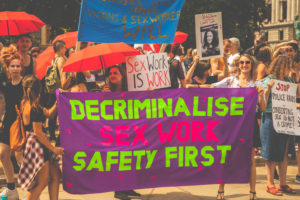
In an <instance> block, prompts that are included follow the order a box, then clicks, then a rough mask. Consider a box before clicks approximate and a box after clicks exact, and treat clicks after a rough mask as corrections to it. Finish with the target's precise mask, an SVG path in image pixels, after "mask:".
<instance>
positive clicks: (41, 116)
mask: <svg viewBox="0 0 300 200" xmlns="http://www.w3.org/2000/svg"><path fill="white" fill-rule="evenodd" d="M23 88H24V97H23V99H22V102H21V109H22V110H23V115H22V117H23V122H24V128H25V130H26V136H27V140H26V144H25V150H24V158H23V161H22V165H21V168H20V172H19V177H18V182H19V184H20V186H21V188H23V189H30V190H29V191H28V196H27V199H37V198H38V197H39V195H40V194H41V192H42V191H43V189H44V188H45V187H46V186H47V185H48V188H49V195H50V199H58V189H59V180H60V174H61V172H60V169H59V165H58V162H55V160H54V159H52V157H51V152H52V153H54V154H55V155H62V154H63V153H64V149H63V148H62V147H55V146H53V145H52V144H51V142H50V141H49V140H48V138H47V136H46V134H45V133H44V132H43V130H42V123H43V122H44V120H45V118H51V117H53V116H54V115H55V114H56V108H57V106H56V103H55V104H54V106H52V107H51V108H50V109H46V108H43V107H42V106H41V105H40V104H39V97H40V92H41V82H40V80H39V79H38V78H37V77H36V76H34V75H27V76H25V77H24V80H23ZM36 158H38V159H36ZM50 178H51V179H50ZM49 179H50V181H49Z"/></svg>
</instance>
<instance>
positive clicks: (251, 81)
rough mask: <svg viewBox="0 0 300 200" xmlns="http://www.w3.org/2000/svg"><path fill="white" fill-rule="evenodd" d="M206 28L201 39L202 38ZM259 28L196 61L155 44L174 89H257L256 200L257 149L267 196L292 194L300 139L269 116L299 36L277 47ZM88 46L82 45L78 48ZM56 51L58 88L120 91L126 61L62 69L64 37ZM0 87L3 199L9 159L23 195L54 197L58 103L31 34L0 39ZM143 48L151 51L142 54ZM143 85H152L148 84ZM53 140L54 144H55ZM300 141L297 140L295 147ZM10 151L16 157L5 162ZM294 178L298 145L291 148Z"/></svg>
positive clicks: (296, 63)
mask: <svg viewBox="0 0 300 200" xmlns="http://www.w3.org/2000/svg"><path fill="white" fill-rule="evenodd" d="M209 34H212V33H207V35H208V36H207V37H209ZM265 39H266V37H265V35H264V34H263V33H257V34H256V35H255V36H254V45H253V46H252V47H250V48H249V49H247V50H245V51H242V49H241V46H240V41H239V39H238V38H236V37H232V38H229V39H224V41H223V48H224V57H222V58H212V59H206V60H200V57H199V55H198V54H197V50H196V49H192V48H189V49H187V51H186V54H185V51H184V47H183V44H179V43H175V44H167V45H162V46H161V52H166V53H167V55H168V63H169V73H170V81H171V86H170V88H169V89H176V88H180V87H181V88H245V87H256V89H257V92H258V98H259V99H258V104H257V106H256V120H255V124H253V126H254V133H253V141H254V142H253V148H252V156H251V161H249V163H251V170H250V174H249V177H250V178H249V180H250V181H249V182H250V199H256V189H255V184H256V165H255V155H257V154H261V156H262V158H263V159H264V160H265V167H266V177H267V186H266V191H267V192H269V193H270V194H272V195H277V196H281V195H283V193H290V194H295V193H296V191H295V190H294V189H292V188H291V187H289V186H288V184H287V182H286V176H287V167H288V149H289V146H290V147H292V148H290V149H292V150H294V151H295V145H298V146H299V144H300V137H295V136H289V135H286V134H281V133H276V131H275V129H274V127H273V121H272V98H271V93H270V91H271V89H272V87H273V86H274V80H281V81H287V82H292V83H300V75H299V72H300V53H299V52H298V41H296V40H292V41H290V42H286V43H282V44H279V45H277V46H276V47H275V48H271V47H270V46H269V45H268V44H267V43H266V41H265ZM86 47H87V44H85V43H83V44H81V47H80V48H81V49H82V48H86ZM53 49H54V52H55V56H54V58H52V66H54V67H55V69H56V70H57V76H56V78H57V79H58V82H59V88H60V90H61V91H62V92H64V91H68V92H88V91H97V92H115V91H127V80H126V67H125V64H120V65H116V66H112V67H110V68H109V69H108V70H106V71H105V72H103V71H102V70H99V71H85V72H79V73H75V72H63V66H64V63H65V62H66V60H67V59H68V57H69V56H70V54H72V53H74V50H75V48H73V47H72V48H70V49H66V47H65V42H64V41H62V40H58V41H56V42H55V43H54V44H53ZM0 50H1V51H0V92H1V93H3V94H4V96H5V102H6V107H5V110H6V112H5V115H4V116H3V120H2V125H1V129H0V131H1V133H0V159H1V162H2V165H3V169H4V173H5V176H6V181H7V187H6V188H4V190H3V191H2V193H0V195H6V196H8V199H9V200H15V199H16V200H17V199H19V195H18V192H17V190H16V186H15V183H14V165H18V166H20V168H19V170H18V173H19V176H18V183H19V185H20V187H21V188H22V189H26V190H27V191H28V193H27V194H26V196H25V197H23V199H30V200H36V199H39V196H40V194H41V192H42V191H43V190H44V189H45V187H46V186H47V185H48V188H49V197H50V199H51V200H58V194H59V192H58V191H59V183H60V178H61V170H60V167H59V164H58V161H59V156H61V155H63V153H64V149H63V148H62V147H60V143H59V135H58V136H57V135H56V134H55V133H56V131H57V101H56V96H55V93H53V92H51V91H50V90H47V88H46V86H45V79H43V80H39V79H38V78H37V77H36V76H35V72H36V61H35V59H36V57H37V56H38V55H39V53H40V48H39V47H32V37H31V36H30V35H21V36H19V37H18V39H17V42H16V43H15V44H10V45H8V44H6V45H3V44H1V42H0ZM140 51H141V52H142V53H144V54H146V53H153V52H143V50H142V49H140ZM99 74H102V75H103V74H106V76H107V79H108V80H107V81H101V82H100V81H98V76H99ZM149 89H150V90H151V89H152V88H149ZM297 97H299V98H297V108H300V94H297ZM15 105H17V106H18V107H19V108H20V111H21V113H22V119H23V123H24V128H25V130H26V135H27V140H26V144H25V145H24V148H23V150H22V151H19V152H18V151H16V152H13V151H12V150H11V148H10V127H11V125H12V123H13V122H14V121H15V119H16V117H17V113H16V110H15ZM54 141H55V142H56V145H53V144H54ZM299 147H300V146H299ZM11 155H14V157H15V158H16V161H17V162H15V163H13V162H12V159H11ZM297 161H298V174H296V181H297V182H298V183H300V148H298V152H297ZM276 166H278V172H279V177H278V178H279V181H280V185H279V187H276V186H275V183H274V178H276V177H274V176H275V175H276V171H277V170H276ZM224 186H225V185H224V184H220V185H219V188H218V190H217V199H224V191H225V187H224ZM130 196H140V194H139V193H137V192H135V191H134V190H128V191H116V192H115V197H116V198H120V199H129V197H130Z"/></svg>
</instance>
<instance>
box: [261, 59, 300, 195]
mask: <svg viewBox="0 0 300 200" xmlns="http://www.w3.org/2000/svg"><path fill="white" fill-rule="evenodd" d="M290 60H291V58H290V57H287V56H282V55H280V56H277V57H276V58H275V59H274V60H273V61H272V63H271V65H270V75H269V76H267V77H266V78H265V79H264V81H263V85H264V87H265V98H266V101H267V102H268V103H267V108H266V110H265V112H264V113H263V115H262V123H261V143H262V147H261V156H262V158H263V159H264V160H265V161H266V162H265V165H266V170H267V192H269V193H271V194H273V195H277V196H281V195H282V192H286V193H290V194H295V193H296V191H295V190H294V189H292V188H291V187H289V186H288V185H287V183H286V173H287V158H288V157H287V146H288V145H287V144H288V137H289V136H288V135H285V134H281V133H277V132H276V131H275V129H274V126H273V119H272V98H271V89H272V87H273V86H274V79H276V80H281V81H287V82H292V80H291V79H290V78H288V75H289V70H290ZM277 163H278V169H279V181H280V184H279V190H278V189H277V188H276V187H275V183H274V170H275V166H276V164H277Z"/></svg>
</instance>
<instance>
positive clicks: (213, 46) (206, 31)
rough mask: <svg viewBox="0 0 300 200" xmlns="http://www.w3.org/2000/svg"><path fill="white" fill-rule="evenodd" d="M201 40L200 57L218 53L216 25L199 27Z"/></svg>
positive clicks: (218, 41)
mask: <svg viewBox="0 0 300 200" xmlns="http://www.w3.org/2000/svg"><path fill="white" fill-rule="evenodd" d="M200 32H201V41H202V51H201V53H202V57H203V58H205V57H211V56H217V55H220V45H219V44H220V40H219V34H218V25H217V24H212V25H209V26H203V27H200Z"/></svg>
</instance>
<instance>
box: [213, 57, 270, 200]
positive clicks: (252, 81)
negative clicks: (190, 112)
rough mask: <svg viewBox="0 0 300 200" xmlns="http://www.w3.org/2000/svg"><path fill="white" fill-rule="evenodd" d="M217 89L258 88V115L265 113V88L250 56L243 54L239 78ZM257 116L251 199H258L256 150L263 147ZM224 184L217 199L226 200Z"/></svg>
mask: <svg viewBox="0 0 300 200" xmlns="http://www.w3.org/2000/svg"><path fill="white" fill-rule="evenodd" d="M213 86H214V87H215V88H248V87H256V89H257V92H258V94H259V99H258V105H257V107H256V113H258V110H261V111H264V110H265V109H266V102H265V99H264V88H263V87H262V86H263V85H262V83H261V82H260V81H257V80H256V70H255V67H254V61H253V59H252V58H251V56H250V55H248V54H243V55H241V57H240V60H239V72H238V75H237V76H232V77H228V78H225V79H224V80H222V81H220V82H218V83H214V84H213ZM257 117H258V116H257V115H256V119H255V124H253V125H254V134H253V148H252V154H251V170H250V199H251V200H253V199H256V190H255V184H256V165H255V159H254V156H255V154H256V148H257V147H259V146H261V143H260V136H259V126H258V122H257ZM224 186H225V185H224V184H219V190H218V196H217V199H224Z"/></svg>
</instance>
